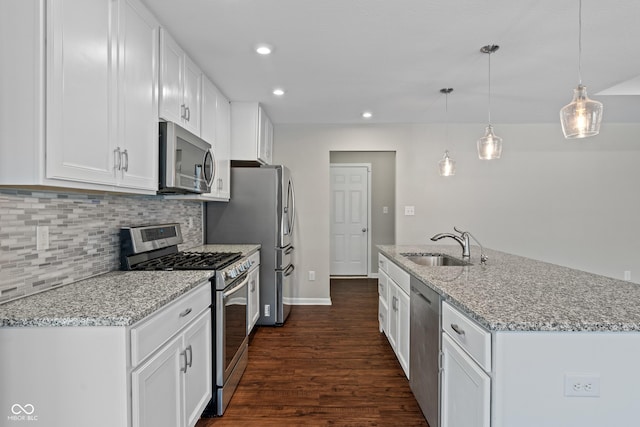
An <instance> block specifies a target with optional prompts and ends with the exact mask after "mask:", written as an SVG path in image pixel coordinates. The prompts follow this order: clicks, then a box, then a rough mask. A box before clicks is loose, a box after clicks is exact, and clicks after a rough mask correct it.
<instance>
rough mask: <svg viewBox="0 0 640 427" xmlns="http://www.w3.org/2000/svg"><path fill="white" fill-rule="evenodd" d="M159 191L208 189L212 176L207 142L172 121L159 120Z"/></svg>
mask: <svg viewBox="0 0 640 427" xmlns="http://www.w3.org/2000/svg"><path fill="white" fill-rule="evenodd" d="M159 134H160V156H159V157H160V182H159V186H158V192H159V193H165V194H166V193H208V192H209V191H210V189H211V185H212V184H213V179H214V177H215V159H214V157H213V152H212V150H211V144H209V143H208V142H206V141H204V140H203V139H201V138H199V137H198V136H196V135H194V134H192V133H191V132H189V131H188V130H186V129H184V128H182V127H181V126H179V125H177V124H176V123H172V122H160V132H159Z"/></svg>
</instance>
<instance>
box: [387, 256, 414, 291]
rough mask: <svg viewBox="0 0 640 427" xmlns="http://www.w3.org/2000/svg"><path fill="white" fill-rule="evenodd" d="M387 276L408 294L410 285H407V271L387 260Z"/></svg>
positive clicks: (408, 280)
mask: <svg viewBox="0 0 640 427" xmlns="http://www.w3.org/2000/svg"><path fill="white" fill-rule="evenodd" d="M388 269H389V277H390V278H391V280H393V281H394V282H395V283H396V284H397V285H398V287H399V288H400V289H402V290H403V291H404V293H405V294H407V295H409V293H410V289H411V286H410V285H409V282H410V279H409V278H410V277H411V276H409V273H407V272H406V271H404V270H403V269H401V268H400V267H398V266H397V265H396V264H394V263H392V262H389V265H388Z"/></svg>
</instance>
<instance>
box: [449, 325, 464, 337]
mask: <svg viewBox="0 0 640 427" xmlns="http://www.w3.org/2000/svg"><path fill="white" fill-rule="evenodd" d="M451 329H453V330H454V331H455V333H456V334H458V335H464V329H462V328H460V326H458V325H456V324H455V323H452V324H451Z"/></svg>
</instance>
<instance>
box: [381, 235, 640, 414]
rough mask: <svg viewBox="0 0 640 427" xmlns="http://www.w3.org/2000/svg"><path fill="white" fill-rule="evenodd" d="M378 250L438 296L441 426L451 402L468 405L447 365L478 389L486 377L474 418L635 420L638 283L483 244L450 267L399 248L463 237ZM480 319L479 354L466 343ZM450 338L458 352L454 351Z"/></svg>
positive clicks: (639, 396) (455, 252)
mask: <svg viewBox="0 0 640 427" xmlns="http://www.w3.org/2000/svg"><path fill="white" fill-rule="evenodd" d="M378 249H379V250H380V253H381V255H383V256H384V257H386V258H388V259H389V260H390V261H391V262H392V263H394V264H395V265H397V266H398V267H400V268H401V269H402V270H404V271H406V272H407V273H409V274H410V275H411V276H413V277H415V278H417V279H419V280H420V281H421V282H423V283H424V284H426V285H427V286H428V287H429V288H431V289H433V290H434V291H436V292H437V293H438V294H439V295H440V296H441V299H442V307H443V315H442V316H443V317H442V323H441V326H442V331H443V333H442V340H441V343H442V344H441V345H442V349H443V351H444V355H443V361H442V365H443V368H444V370H443V374H442V377H441V383H442V387H441V393H442V394H441V399H442V402H443V404H442V406H441V407H442V412H443V417H442V421H443V424H442V425H443V427H446V426H447V425H452V424H451V423H450V424H447V415H446V414H447V412H448V409H447V405H449V409H450V408H451V407H453V406H456V407H457V408H458V409H457V410H458V411H462V412H464V411H465V410H466V409H465V407H467V408H469V407H470V406H471V405H470V404H468V401H462V400H461V396H463V395H464V394H465V393H467V392H469V390H462V392H461V391H459V390H456V389H455V387H454V385H453V382H454V380H452V379H451V377H450V376H448V373H450V372H452V371H455V372H456V373H458V374H461V375H462V377H465V378H467V377H466V375H468V378H470V379H471V378H472V377H473V380H470V381H469V382H468V383H469V384H471V385H472V386H474V387H475V386H478V390H480V385H482V384H486V387H487V388H486V394H488V395H486V396H484V395H483V396H481V398H479V400H478V405H479V406H481V405H483V404H485V403H483V402H486V405H489V407H487V408H484V413H486V414H487V418H486V419H485V420H478V422H477V423H475V424H473V425H491V426H493V427H526V426H531V427H534V426H536V427H537V426H540V425H544V426H558V427H560V426H562V427H567V426H576V427H577V426H581V427H582V426H594V427H595V426H602V425H615V426H636V425H638V422H639V421H638V420H640V405H638V402H639V401H640V392H639V391H638V388H637V383H638V380H640V366H639V365H638V363H637V357H638V355H640V333H639V332H640V286H638V285H637V284H633V283H630V282H625V281H621V280H615V279H612V278H608V277H603V276H598V275H594V274H590V273H586V272H582V271H577V270H573V269H570V268H566V267H561V266H557V265H553V264H549V263H544V262H540V261H536V260H532V259H528V258H524V257H520V256H515V255H510V254H506V253H502V252H499V251H493V250H485V253H486V255H488V257H489V260H488V262H487V264H486V265H481V264H480V253H479V250H478V249H477V248H475V247H474V250H472V257H471V260H470V261H471V263H472V264H473V265H469V266H447V267H443V266H436V267H427V266H422V265H419V264H416V263H414V262H412V261H410V260H409V259H408V258H407V257H405V256H403V255H402V254H403V253H427V252H430V253H434V252H436V253H444V254H447V255H451V256H454V257H457V258H460V257H461V251H460V247H459V246H445V245H417V246H379V247H378ZM452 319H454V320H455V322H454V321H452ZM468 319H472V320H468ZM467 320H468V322H467ZM461 322H466V323H461ZM463 325H468V327H467V328H466V336H465V330H461V329H463V328H462V326H463ZM476 327H477V330H478V332H477V335H478V336H479V337H481V336H485V337H486V339H487V341H486V343H487V344H486V348H483V349H482V350H483V352H484V353H483V355H482V357H478V356H477V354H474V353H473V351H472V350H473V348H472V347H473V346H471V350H470V349H469V348H465V347H464V345H469V344H470V343H471V341H473V339H474V335H473V334H474V333H475V332H474V330H473V328H476ZM455 329H457V330H458V331H459V332H461V334H459V333H458V332H455V331H454V330H455ZM420 338H421V337H416V336H411V337H410V340H411V341H413V340H420ZM450 338H453V339H452V340H451V339H450ZM451 343H453V344H451ZM477 343H481V341H477V342H476V344H477ZM456 344H460V346H459V347H460V348H461V349H463V351H460V355H455V354H454V356H455V357H450V355H451V354H452V352H451V351H450V350H451V349H452V348H453V347H455V345H456ZM477 345H478V346H480V347H481V346H483V345H484V344H477ZM484 354H486V357H485V356H484ZM465 358H466V359H469V360H470V363H468V364H464V363H463V362H465V360H466V359H465ZM463 359H465V360H463ZM458 363H459V366H454V365H456V364H458ZM465 363H466V362H465ZM458 368H460V369H458ZM474 369H475V370H474ZM483 375H484V376H483ZM474 392H475V391H474ZM455 399H460V401H457V402H452V400H455ZM476 409H477V408H476ZM470 419H475V418H474V417H473V416H470Z"/></svg>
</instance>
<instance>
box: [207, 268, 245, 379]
mask: <svg viewBox="0 0 640 427" xmlns="http://www.w3.org/2000/svg"><path fill="white" fill-rule="evenodd" d="M248 283H249V276H248V275H247V274H246V273H245V274H243V275H241V276H239V277H238V278H237V279H235V280H234V281H233V282H231V283H230V284H229V285H228V286H226V287H225V288H224V290H218V291H216V306H215V315H216V324H215V332H216V385H217V386H218V387H222V386H224V384H225V382H226V380H227V378H229V376H230V375H231V372H232V371H233V368H234V367H235V365H236V363H237V362H238V359H239V358H240V356H241V355H242V353H243V350H244V349H245V347H246V346H247V289H248Z"/></svg>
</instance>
